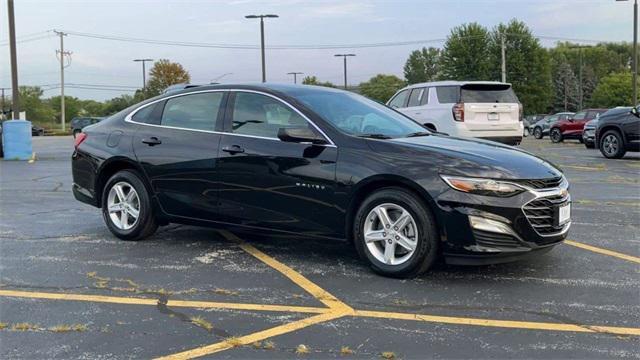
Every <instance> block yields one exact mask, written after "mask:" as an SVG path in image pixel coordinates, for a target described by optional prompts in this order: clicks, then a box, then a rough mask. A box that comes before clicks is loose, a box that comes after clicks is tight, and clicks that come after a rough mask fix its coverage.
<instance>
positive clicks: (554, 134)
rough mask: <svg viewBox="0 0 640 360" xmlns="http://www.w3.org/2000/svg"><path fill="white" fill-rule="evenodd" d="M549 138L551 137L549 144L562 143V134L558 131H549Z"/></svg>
mask: <svg viewBox="0 0 640 360" xmlns="http://www.w3.org/2000/svg"><path fill="white" fill-rule="evenodd" d="M549 137H551V142H554V143H559V142H562V132H560V129H551V132H550V133H549Z"/></svg>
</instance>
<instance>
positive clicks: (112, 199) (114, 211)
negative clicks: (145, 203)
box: [107, 181, 140, 230]
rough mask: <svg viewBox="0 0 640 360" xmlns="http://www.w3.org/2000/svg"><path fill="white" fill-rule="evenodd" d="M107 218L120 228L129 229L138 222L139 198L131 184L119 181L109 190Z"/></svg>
mask: <svg viewBox="0 0 640 360" xmlns="http://www.w3.org/2000/svg"><path fill="white" fill-rule="evenodd" d="M107 209H108V211H109V218H110V219H111V222H112V223H113V225H115V227H117V228H118V229H120V230H129V229H131V228H132V227H134V226H135V225H136V224H137V223H138V217H139V216H140V198H139V197H138V193H137V192H136V189H134V188H133V186H131V184H129V183H127V182H125V181H120V182H117V183H115V184H114V185H113V186H112V187H111V189H110V190H109V195H108V197H107Z"/></svg>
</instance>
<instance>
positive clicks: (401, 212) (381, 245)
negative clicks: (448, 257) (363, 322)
mask: <svg viewBox="0 0 640 360" xmlns="http://www.w3.org/2000/svg"><path fill="white" fill-rule="evenodd" d="M353 233H354V239H355V242H356V249H357V250H358V253H359V254H360V256H361V257H362V258H363V259H366V260H367V261H368V262H369V264H370V266H371V268H372V269H373V270H374V271H375V272H377V273H379V274H382V275H385V276H391V277H400V278H406V277H413V276H416V275H419V274H421V273H423V272H424V271H426V270H427V269H429V267H430V266H431V265H432V264H433V262H434V261H435V259H436V255H437V252H438V236H437V235H438V232H437V229H436V224H435V221H434V219H433V216H432V214H431V212H430V211H429V209H427V208H426V207H425V205H424V204H423V203H422V202H421V201H419V200H418V199H417V197H416V196H415V195H414V194H412V193H411V192H409V191H406V190H403V189H401V188H385V189H382V190H379V191H377V192H376V193H374V194H372V195H371V196H369V197H368V198H367V199H366V200H365V201H364V202H363V203H362V205H361V206H360V208H359V209H358V211H357V213H356V216H355V221H354V229H353Z"/></svg>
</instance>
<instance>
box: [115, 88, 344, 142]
mask: <svg viewBox="0 0 640 360" xmlns="http://www.w3.org/2000/svg"><path fill="white" fill-rule="evenodd" d="M232 91H233V92H247V93H254V94H259V95H264V96H268V97H270V98H272V99H275V100H277V101H279V102H281V103H282V104H284V105H285V106H286V107H288V108H290V109H292V110H293V111H295V112H296V113H297V114H298V115H300V116H301V117H302V118H303V119H305V120H306V121H307V122H308V123H309V124H311V126H313V128H314V129H316V130H317V131H318V132H319V133H320V134H322V136H323V137H324V138H325V140H327V141H328V142H329V143H328V144H316V146H325V147H337V146H336V144H335V143H334V142H333V140H331V138H330V137H329V136H327V134H325V132H324V131H322V129H320V128H319V127H318V125H316V124H315V123H314V122H313V121H311V119H309V118H308V117H307V116H306V115H304V114H303V113H301V112H300V110H298V109H296V108H295V106H293V105H291V104H289V103H288V102H286V101H284V100H282V99H280V98H279V97H277V96H274V95H271V94H268V93H266V92H262V91H257V90H248V89H208V90H199V91H191V92H188V93H183V94H175V95H170V96H166V97H163V98H161V99H157V100H154V101H152V102H150V103H147V104H144V105H141V106H139V107H137V108H136V109H134V110H133V111H131V112H130V113H129V114H127V116H126V117H125V118H124V121H125V122H127V123H131V124H137V125H145V126H152V127H158V128H165V129H174V130H186V131H195V132H202V133H208V134H220V135H233V136H241V137H248V138H255V139H264V140H272V141H280V142H282V140H280V139H278V138H274V137H266V136H256V135H246V134H235V133H232V132H225V131H213V130H199V129H190V128H183V127H177V126H167V125H157V124H147V123H141V122H138V121H134V120H133V119H132V117H133V116H134V115H135V114H136V113H137V112H138V111H140V110H141V109H143V108H145V107H147V106H151V105H153V104H156V103H158V102H160V101H165V100H169V99H173V98H176V97H180V96H187V95H192V94H203V93H210V92H232Z"/></svg>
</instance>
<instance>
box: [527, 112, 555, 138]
mask: <svg viewBox="0 0 640 360" xmlns="http://www.w3.org/2000/svg"><path fill="white" fill-rule="evenodd" d="M547 116H549V115H542V114H537V115H527V116H525V117H524V121H523V125H524V133H523V134H522V135H523V136H529V135H531V131H532V125H533V124H535V123H537V122H538V121H540V120H542V119H544V118H545V117H547Z"/></svg>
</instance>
